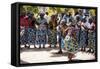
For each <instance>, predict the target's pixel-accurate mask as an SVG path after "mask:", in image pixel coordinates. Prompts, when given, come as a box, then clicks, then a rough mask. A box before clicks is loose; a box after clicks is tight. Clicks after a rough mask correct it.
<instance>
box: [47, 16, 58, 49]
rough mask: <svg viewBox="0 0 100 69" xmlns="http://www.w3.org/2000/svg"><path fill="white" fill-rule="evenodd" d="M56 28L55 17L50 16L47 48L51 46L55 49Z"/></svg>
mask: <svg viewBox="0 0 100 69" xmlns="http://www.w3.org/2000/svg"><path fill="white" fill-rule="evenodd" d="M56 26H57V15H52V16H51V20H50V22H49V29H48V43H49V47H51V45H54V47H56V44H57V30H56Z"/></svg>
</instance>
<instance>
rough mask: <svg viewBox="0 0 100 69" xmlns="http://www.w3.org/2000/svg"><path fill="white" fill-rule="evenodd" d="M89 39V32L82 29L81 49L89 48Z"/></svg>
mask: <svg viewBox="0 0 100 69" xmlns="http://www.w3.org/2000/svg"><path fill="white" fill-rule="evenodd" d="M87 39H88V36H87V31H85V30H82V29H81V31H80V44H79V46H80V48H82V47H86V46H87Z"/></svg>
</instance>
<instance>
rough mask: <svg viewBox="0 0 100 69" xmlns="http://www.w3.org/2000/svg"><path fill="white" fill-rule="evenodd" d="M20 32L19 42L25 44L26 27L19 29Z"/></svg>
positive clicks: (26, 40)
mask: <svg viewBox="0 0 100 69" xmlns="http://www.w3.org/2000/svg"><path fill="white" fill-rule="evenodd" d="M20 33H23V34H20V43H21V45H25V44H27V43H28V28H23V29H21V31H20Z"/></svg>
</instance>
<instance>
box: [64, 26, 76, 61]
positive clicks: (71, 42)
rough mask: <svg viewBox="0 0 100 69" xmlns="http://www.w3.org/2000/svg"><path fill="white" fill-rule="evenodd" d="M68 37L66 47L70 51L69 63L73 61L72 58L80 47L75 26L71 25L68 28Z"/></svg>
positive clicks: (66, 37)
mask: <svg viewBox="0 0 100 69" xmlns="http://www.w3.org/2000/svg"><path fill="white" fill-rule="evenodd" d="M65 31H66V36H65V39H64V40H65V42H64V43H65V46H66V47H67V51H68V58H69V61H71V60H72V58H73V57H74V56H75V55H74V54H75V52H77V50H78V45H77V41H76V32H75V26H74V25H70V26H68V27H67V28H66V30H65Z"/></svg>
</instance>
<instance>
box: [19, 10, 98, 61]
mask: <svg viewBox="0 0 100 69" xmlns="http://www.w3.org/2000/svg"><path fill="white" fill-rule="evenodd" d="M34 15H35V14H33V13H30V12H27V13H26V12H23V13H21V14H20V44H21V45H25V47H28V48H29V47H30V45H34V48H37V47H36V45H39V49H40V48H45V45H46V44H49V47H50V48H51V47H52V48H56V47H57V44H58V45H59V53H61V52H62V49H65V48H66V50H67V51H68V52H69V54H70V56H69V58H70V57H72V56H73V55H72V53H74V52H77V51H84V52H90V53H95V46H96V16H92V15H90V13H89V12H88V10H87V9H79V10H78V11H77V12H75V14H74V15H72V13H71V12H68V13H65V12H62V13H56V14H52V15H51V16H49V13H48V12H40V13H39V15H38V16H37V18H36V17H35V16H34ZM42 45H43V47H42ZM71 55H72V56H71ZM70 60H71V58H70Z"/></svg>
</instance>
